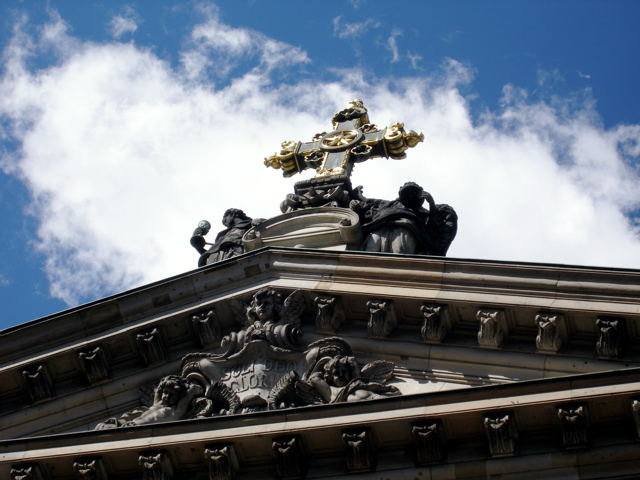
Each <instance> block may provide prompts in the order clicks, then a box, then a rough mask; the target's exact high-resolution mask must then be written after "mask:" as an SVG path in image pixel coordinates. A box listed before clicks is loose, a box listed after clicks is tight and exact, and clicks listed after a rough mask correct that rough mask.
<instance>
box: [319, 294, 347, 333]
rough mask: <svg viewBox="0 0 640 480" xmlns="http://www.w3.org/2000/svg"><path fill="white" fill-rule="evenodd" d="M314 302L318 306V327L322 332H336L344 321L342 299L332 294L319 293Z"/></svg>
mask: <svg viewBox="0 0 640 480" xmlns="http://www.w3.org/2000/svg"><path fill="white" fill-rule="evenodd" d="M313 303H314V304H315V306H316V328H317V329H318V330H319V331H321V332H326V333H336V332H337V331H338V329H339V328H340V325H341V324H342V322H343V321H344V308H343V306H342V299H341V298H340V297H334V296H332V295H318V296H316V297H315V298H314V299H313Z"/></svg>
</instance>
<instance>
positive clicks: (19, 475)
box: [9, 463, 45, 480]
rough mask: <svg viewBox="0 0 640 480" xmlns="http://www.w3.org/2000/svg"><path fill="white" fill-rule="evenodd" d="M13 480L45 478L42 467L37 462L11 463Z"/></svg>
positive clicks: (41, 479)
mask: <svg viewBox="0 0 640 480" xmlns="http://www.w3.org/2000/svg"><path fill="white" fill-rule="evenodd" d="M9 478H11V480H44V478H45V477H44V474H43V472H42V468H41V467H40V465H38V464H37V463H17V464H15V465H11V470H10V471H9Z"/></svg>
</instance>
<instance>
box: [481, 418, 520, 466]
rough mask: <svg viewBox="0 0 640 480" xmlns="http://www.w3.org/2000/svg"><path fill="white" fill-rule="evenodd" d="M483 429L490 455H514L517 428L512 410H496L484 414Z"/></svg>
mask: <svg viewBox="0 0 640 480" xmlns="http://www.w3.org/2000/svg"><path fill="white" fill-rule="evenodd" d="M484 431H485V433H486V435H487V441H488V442H489V452H490V453H491V456H492V457H510V456H512V455H515V453H516V443H517V440H518V429H517V428H516V423H515V418H514V416H513V412H496V413H491V414H488V415H485V416H484Z"/></svg>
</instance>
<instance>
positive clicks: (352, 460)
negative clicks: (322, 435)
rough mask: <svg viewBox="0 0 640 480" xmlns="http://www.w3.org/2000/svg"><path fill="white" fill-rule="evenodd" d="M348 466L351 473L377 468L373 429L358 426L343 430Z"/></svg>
mask: <svg viewBox="0 0 640 480" xmlns="http://www.w3.org/2000/svg"><path fill="white" fill-rule="evenodd" d="M342 442H343V443H344V446H345V457H346V467H347V471H348V472H349V473H361V472H371V471H373V470H375V468H376V460H377V454H376V447H375V444H374V440H373V436H372V433H371V429H370V428H369V427H357V428H349V429H346V430H343V432H342Z"/></svg>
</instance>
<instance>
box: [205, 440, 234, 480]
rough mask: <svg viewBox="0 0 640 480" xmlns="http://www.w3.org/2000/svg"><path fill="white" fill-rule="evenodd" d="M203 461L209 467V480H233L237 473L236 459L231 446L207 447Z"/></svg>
mask: <svg viewBox="0 0 640 480" xmlns="http://www.w3.org/2000/svg"><path fill="white" fill-rule="evenodd" d="M204 459H205V462H206V463H207V465H208V467H209V480H233V479H235V478H236V475H237V473H238V468H239V464H238V457H237V456H236V451H235V449H234V447H233V445H232V444H230V443H221V444H213V445H208V446H207V447H205V449H204Z"/></svg>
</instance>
